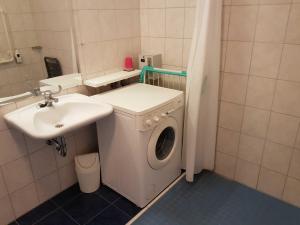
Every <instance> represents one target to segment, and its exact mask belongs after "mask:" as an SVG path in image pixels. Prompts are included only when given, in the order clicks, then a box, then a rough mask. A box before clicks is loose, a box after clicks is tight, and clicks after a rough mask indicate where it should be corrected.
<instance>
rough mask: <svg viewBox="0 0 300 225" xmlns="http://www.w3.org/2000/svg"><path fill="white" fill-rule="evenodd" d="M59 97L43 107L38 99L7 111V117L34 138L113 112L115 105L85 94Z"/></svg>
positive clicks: (49, 136) (60, 132) (54, 134)
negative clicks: (36, 101) (39, 104)
mask: <svg viewBox="0 0 300 225" xmlns="http://www.w3.org/2000/svg"><path fill="white" fill-rule="evenodd" d="M58 99H59V102H58V103H54V104H53V106H51V107H44V108H40V107H39V106H38V103H35V104H32V105H28V106H25V107H23V108H20V109H18V110H16V111H13V112H11V113H8V114H6V115H4V119H5V120H6V121H7V122H8V123H9V124H10V125H12V126H13V127H15V128H17V129H19V130H21V131H22V132H24V133H25V134H27V135H29V136H31V137H33V138H39V139H52V138H56V137H58V136H62V135H64V134H65V133H67V132H69V131H72V130H74V129H76V128H78V127H81V126H85V125H88V124H91V123H93V122H96V121H97V120H99V119H101V118H103V117H105V116H107V115H109V114H111V113H112V112H113V107H112V106H111V105H108V104H105V103H102V102H98V101H95V100H93V99H91V98H90V97H88V96H85V95H81V94H69V95H64V96H60V97H58Z"/></svg>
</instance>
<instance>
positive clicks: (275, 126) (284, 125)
mask: <svg viewBox="0 0 300 225" xmlns="http://www.w3.org/2000/svg"><path fill="white" fill-rule="evenodd" d="M298 125H299V119H298V118H295V117H291V116H287V115H283V114H279V113H272V114H271V121H270V127H269V131H268V135H267V137H268V139H269V140H271V141H274V142H276V143H280V144H283V145H288V146H294V143H295V140H296V135H297V130H298Z"/></svg>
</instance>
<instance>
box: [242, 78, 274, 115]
mask: <svg viewBox="0 0 300 225" xmlns="http://www.w3.org/2000/svg"><path fill="white" fill-rule="evenodd" d="M275 84H276V81H275V80H273V79H266V78H260V77H254V76H250V77H249V82H248V89H247V97H246V105H249V106H253V107H257V108H261V109H271V107H272V102H273V96H274V90H275Z"/></svg>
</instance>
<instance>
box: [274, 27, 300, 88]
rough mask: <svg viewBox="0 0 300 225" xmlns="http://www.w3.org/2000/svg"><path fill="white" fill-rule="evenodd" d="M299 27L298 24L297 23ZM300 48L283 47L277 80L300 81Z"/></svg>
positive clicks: (297, 46) (293, 46)
mask: <svg viewBox="0 0 300 225" xmlns="http://www.w3.org/2000/svg"><path fill="white" fill-rule="evenodd" d="M299 25H300V23H299ZM299 70H300V46H299V45H285V46H284V49H283V54H282V61H281V65H280V71H279V78H280V79H282V80H289V81H297V82H299V81H300V78H299Z"/></svg>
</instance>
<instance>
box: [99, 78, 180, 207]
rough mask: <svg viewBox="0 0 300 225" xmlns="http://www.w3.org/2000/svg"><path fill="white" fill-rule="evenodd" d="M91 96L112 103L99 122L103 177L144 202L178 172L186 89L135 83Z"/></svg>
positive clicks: (133, 199)
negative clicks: (107, 115)
mask: <svg viewBox="0 0 300 225" xmlns="http://www.w3.org/2000/svg"><path fill="white" fill-rule="evenodd" d="M93 98H94V99H97V100H99V101H104V102H106V103H109V104H111V105H113V107H114V113H113V114H112V115H111V116H109V117H107V118H105V119H102V120H101V121H99V122H98V123H97V131H98V141H99V152H100V160H101V175H102V182H103V183H104V184H105V185H107V186H109V187H110V188H112V189H113V190H115V191H116V192H118V193H120V194H121V195H123V196H124V197H126V198H127V199H129V200H130V201H132V202H134V203H135V204H136V205H137V206H139V207H144V206H146V205H147V204H148V203H149V202H150V201H151V200H153V199H154V198H155V197H156V196H157V195H158V194H159V193H160V192H161V191H163V190H164V189H165V188H166V187H167V186H168V185H169V184H171V183H172V181H174V180H175V179H176V178H177V177H178V176H179V175H180V173H181V148H182V126H183V111H184V94H183V92H181V91H177V90H172V89H167V88H162V87H156V86H152V85H147V84H133V85H129V86H126V87H123V88H120V89H116V90H113V91H110V92H107V93H104V94H100V95H95V96H93Z"/></svg>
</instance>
